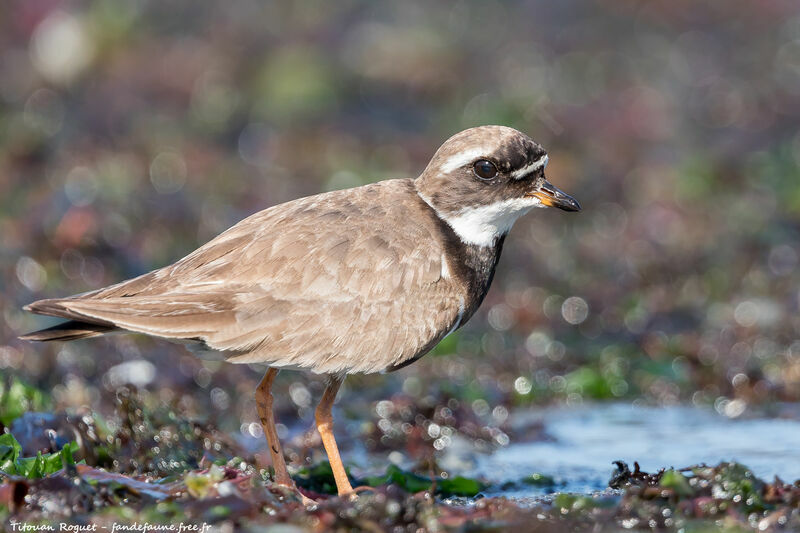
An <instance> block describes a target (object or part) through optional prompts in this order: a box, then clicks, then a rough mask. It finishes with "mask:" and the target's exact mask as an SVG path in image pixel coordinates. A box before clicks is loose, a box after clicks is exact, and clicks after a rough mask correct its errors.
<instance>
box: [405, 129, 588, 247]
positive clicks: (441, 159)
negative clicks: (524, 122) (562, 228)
mask: <svg viewBox="0 0 800 533" xmlns="http://www.w3.org/2000/svg"><path fill="white" fill-rule="evenodd" d="M545 167H547V152H545V150H544V148H542V147H541V145H539V144H538V143H536V142H535V141H533V140H532V139H531V138H530V137H528V136H527V135H525V134H524V133H521V132H519V131H517V130H515V129H513V128H508V127H505V126H481V127H478V128H470V129H468V130H464V131H462V132H460V133H457V134H455V135H453V136H452V137H450V138H449V139H448V140H447V141H445V143H444V144H443V145H442V146H441V147H440V148H439V149H438V150H437V151H436V153H435V154H434V156H433V158H432V159H431V161H430V163H428V166H427V167H426V168H425V170H424V171H423V173H422V174H421V175H420V176H419V178H417V180H416V187H417V191H418V192H419V194H420V196H421V197H422V198H423V200H425V202H426V203H428V205H430V206H431V207H432V208H433V209H434V210H435V211H436V212H437V214H438V215H439V216H440V217H441V218H442V219H443V220H444V221H445V222H447V223H448V224H449V225H450V226H451V227H452V228H453V230H454V231H455V232H456V234H457V235H458V236H459V237H460V238H461V240H462V241H464V242H466V243H469V244H476V245H480V246H491V245H492V244H493V243H494V242H496V240H497V239H498V238H500V237H501V236H503V235H505V234H506V233H508V231H509V230H510V229H511V226H512V225H513V224H514V222H515V221H516V220H517V219H518V218H519V217H520V216H522V215H524V214H525V213H527V212H528V211H530V210H531V209H532V208H534V207H558V208H559V209H563V210H564V211H580V209H581V206H580V204H578V202H577V201H576V200H575V199H574V198H573V197H571V196H570V195H568V194H566V193H565V192H563V191H561V190H560V189H558V188H557V187H555V186H554V185H553V184H551V183H550V182H549V181H547V179H546V178H545Z"/></svg>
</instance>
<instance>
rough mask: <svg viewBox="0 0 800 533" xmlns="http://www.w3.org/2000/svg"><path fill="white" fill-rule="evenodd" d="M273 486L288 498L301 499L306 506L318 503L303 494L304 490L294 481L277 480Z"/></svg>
mask: <svg viewBox="0 0 800 533" xmlns="http://www.w3.org/2000/svg"><path fill="white" fill-rule="evenodd" d="M272 488H273V489H275V490H277V491H278V492H280V493H281V494H282V495H283V496H284V497H286V498H296V499H298V500H300V503H302V504H303V505H304V506H305V507H310V506H316V505H317V501H316V500H314V499H312V498H309V497H308V496H306V495H305V494H303V492H302V491H301V490H300V489H299V488H297V485H295V484H294V481H292V482H291V483H285V482H284V483H282V482H279V481H276V482H275V484H274V485H273V486H272Z"/></svg>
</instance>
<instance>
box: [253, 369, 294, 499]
mask: <svg viewBox="0 0 800 533" xmlns="http://www.w3.org/2000/svg"><path fill="white" fill-rule="evenodd" d="M277 375H278V369H277V368H270V369H268V370H267V373H266V374H264V378H263V379H262V380H261V383H259V384H258V387H257V388H256V407H257V408H258V416H259V418H261V427H263V428H264V436H265V437H267V445H268V446H269V453H270V455H271V456H272V468H274V469H275V481H276V482H277V483H278V485H284V486H286V487H290V488H292V489H294V488H295V484H294V481H293V480H292V478H291V476H290V475H289V471H288V470H287V469H286V460H284V458H283V452H282V451H281V442H280V440H279V439H278V432H277V430H276V429H275V418H274V416H273V414H272V392H271V390H270V389H272V382H273V381H274V380H275V376H277Z"/></svg>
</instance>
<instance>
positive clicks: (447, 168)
mask: <svg viewBox="0 0 800 533" xmlns="http://www.w3.org/2000/svg"><path fill="white" fill-rule="evenodd" d="M486 152H487V150H486V149H484V148H470V149H469V150H464V151H463V152H459V153H457V154H456V155H452V156H450V157H449V158H447V160H446V161H445V162H444V163H442V166H441V169H442V172H443V173H444V174H449V173H450V172H452V171H454V170H455V169H457V168H461V167H463V166H464V165H466V164H467V163H471V162H472V161H473V160H475V159H478V158H479V157H482V156H485V155H486Z"/></svg>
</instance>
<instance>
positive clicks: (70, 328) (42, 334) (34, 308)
mask: <svg viewBox="0 0 800 533" xmlns="http://www.w3.org/2000/svg"><path fill="white" fill-rule="evenodd" d="M24 309H25V310H26V311H30V312H32V313H37V314H40V315H49V316H57V317H59V318H67V319H70V320H67V321H66V322H62V323H61V324H56V325H55V326H52V327H49V328H46V329H41V330H39V331H34V332H31V333H28V334H26V335H20V337H19V338H20V339H22V340H26V341H40V342H47V341H74V340H76V339H86V338H89V337H98V336H100V335H103V334H105V333H108V332H110V331H113V330H115V329H117V328H116V327H115V326H114V325H113V324H110V323H107V322H106V323H92V322H87V321H86V320H85V318H84V317H80V316H77V315H76V313H74V312H72V311H70V310H69V309H66V308H65V307H63V306H62V305H60V302H59V300H58V299H52V300H39V301H38V302H33V303H32V304H30V305H26V306H25V308H24ZM98 322H99V321H98Z"/></svg>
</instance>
